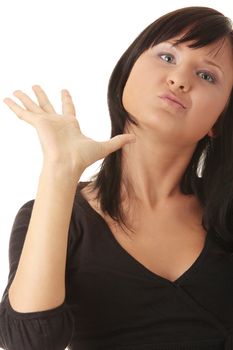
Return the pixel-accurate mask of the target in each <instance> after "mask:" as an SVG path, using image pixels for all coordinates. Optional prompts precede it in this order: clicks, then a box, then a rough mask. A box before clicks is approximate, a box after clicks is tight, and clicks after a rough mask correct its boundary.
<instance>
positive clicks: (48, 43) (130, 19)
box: [0, 0, 233, 300]
mask: <svg viewBox="0 0 233 350" xmlns="http://www.w3.org/2000/svg"><path fill="white" fill-rule="evenodd" d="M187 6H209V7H213V8H215V9H216V10H219V11H221V12H222V13H224V14H225V15H226V16H228V17H230V18H233V5H232V4H231V3H230V1H228V0H224V1H223V0H215V1H214V0H209V1H189V0H186V1H181V0H176V1H175V2H174V1H161V2H159V1H155V0H117V1H113V0H98V1H96V0H85V1H78V0H76V1H75V0H73V1H72V0H54V1H51V0H38V1H34V0H28V1H26V0H20V1H17V0H15V1H13V0H7V1H2V0H1V1H0V45H1V56H0V162H1V168H0V193H1V195H0V215H1V216H0V300H1V296H2V294H3V291H4V288H5V286H6V284H7V278H8V272H9V271H8V244H9V237H10V233H11V228H12V224H13V221H14V218H15V216H16V213H17V211H18V210H19V208H20V207H21V206H22V205H23V204H24V203H26V202H27V201H29V200H31V199H34V198H35V195H36V190H37V185H38V178H39V174H40V170H41V166H42V151H41V146H40V143H39V138H38V136H37V132H36V130H35V129H34V128H33V127H32V126H31V125H30V124H27V123H26V122H24V121H22V120H20V119H19V118H18V117H17V116H16V115H15V114H14V113H13V112H12V111H11V110H10V109H9V108H8V107H7V105H5V104H4V103H3V99H4V98H5V97H11V98H13V99H14V100H15V101H17V102H18V103H19V104H21V103H20V102H19V100H17V98H16V97H14V96H13V92H14V91H15V90H17V89H20V90H22V91H24V92H25V93H27V94H28V95H29V96H30V97H31V98H33V99H34V100H35V101H36V98H35V95H34V93H33V91H32V89H31V86H32V85H34V84H39V85H41V86H42V88H43V89H44V90H45V92H46V93H47V95H48V97H49V98H50V100H51V102H52V103H53V105H54V107H55V109H56V111H57V112H58V113H61V100H60V97H61V89H63V88H65V89H68V90H69V91H70V93H71V95H72V97H73V101H74V103H75V107H76V111H77V119H78V120H79V123H80V126H81V129H82V131H83V133H84V134H86V135H87V136H89V137H92V138H94V139H96V140H107V139H109V138H110V117H109V113H108V107H107V97H106V96H107V85H108V80H109V77H110V74H111V72H112V70H113V68H114V66H115V64H116V63H117V61H118V59H119V58H120V56H121V55H122V54H123V52H124V51H125V50H126V49H127V48H128V46H129V45H130V44H131V42H132V41H133V40H134V39H135V38H136V37H137V36H138V35H139V33H140V32H141V31H142V30H143V29H144V28H145V27H146V26H148V25H149V24H150V23H151V22H153V21H154V20H155V19H157V18H158V17H160V16H161V15H163V14H165V13H167V12H170V11H172V10H175V9H178V8H181V7H187ZM100 164H101V160H100V161H98V162H96V163H95V164H93V165H92V166H90V167H89V168H88V169H86V170H85V172H84V173H83V175H82V177H81V180H86V179H88V178H89V176H90V175H92V174H93V173H94V172H95V171H96V170H97V169H98V168H99V165H100Z"/></svg>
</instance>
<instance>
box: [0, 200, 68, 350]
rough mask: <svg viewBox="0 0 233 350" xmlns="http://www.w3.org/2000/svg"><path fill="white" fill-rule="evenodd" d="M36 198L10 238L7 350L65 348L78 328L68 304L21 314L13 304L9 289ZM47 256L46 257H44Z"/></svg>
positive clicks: (2, 325)
mask: <svg viewBox="0 0 233 350" xmlns="http://www.w3.org/2000/svg"><path fill="white" fill-rule="evenodd" d="M33 204H34V200H30V201H29V202H27V203H25V204H24V205H23V206H22V207H21V208H20V209H19V211H18V213H17V215H16V217H15V220H14V223H13V227H12V231H11V235H10V241H9V275H8V283H7V286H6V288H5V291H4V293H3V296H2V300H1V303H0V348H3V349H5V350H16V349H17V350H29V349H30V350H37V349H38V350H39V349H40V350H41V349H43V350H64V349H65V348H66V347H67V346H68V345H69V343H70V341H71V338H72V333H73V330H74V320H73V317H72V314H71V311H70V310H69V308H68V305H67V304H66V300H65V301H64V303H63V304H62V305H60V306H58V307H56V308H54V309H50V310H45V311H40V312H29V313H20V312H17V311H16V310H14V309H13V308H12V306H11V305H10V301H9V297H8V290H9V288H10V285H11V283H12V281H13V279H14V276H15V273H16V270H17V266H18V263H19V259H20V255H21V252H22V248H23V244H24V240H25V237H26V233H27V229H28V225H29V221H30V217H31V213H32V209H33ZM42 258H43V257H42Z"/></svg>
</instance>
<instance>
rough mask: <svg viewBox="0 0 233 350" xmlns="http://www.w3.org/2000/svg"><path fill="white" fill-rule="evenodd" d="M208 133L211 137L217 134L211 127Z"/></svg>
mask: <svg viewBox="0 0 233 350" xmlns="http://www.w3.org/2000/svg"><path fill="white" fill-rule="evenodd" d="M207 135H209V137H216V135H215V133H214V131H213V129H211V130H210V131H209V132H208V134H207Z"/></svg>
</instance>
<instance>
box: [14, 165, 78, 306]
mask: <svg viewBox="0 0 233 350" xmlns="http://www.w3.org/2000/svg"><path fill="white" fill-rule="evenodd" d="M81 174H82V171H81V170H80V171H79V170H78V171H75V172H73V171H70V170H68V168H67V167H66V166H64V167H62V166H58V167H56V166H50V165H44V166H43V168H42V172H41V174H40V178H39V185H38V190H37V194H36V198H35V202H34V206H33V210H32V215H31V219H30V223H29V226H28V230H27V234H26V238H25V242H24V246H23V250H22V253H21V257H20V260H19V265H18V268H17V271H16V275H15V277H14V280H13V282H12V284H11V286H10V289H9V300H10V303H11V305H12V307H13V309H15V310H16V311H18V312H35V311H43V310H48V309H52V308H55V307H57V306H59V305H61V304H62V303H63V301H64V299H65V266H66V253H67V243H68V230H69V224H70V219H71V213H72V208H73V202H74V196H75V192H76V187H77V184H78V181H79V178H80V176H81Z"/></svg>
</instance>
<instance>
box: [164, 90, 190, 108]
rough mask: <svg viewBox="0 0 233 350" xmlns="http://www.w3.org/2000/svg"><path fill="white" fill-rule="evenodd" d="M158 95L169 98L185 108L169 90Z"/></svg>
mask: <svg viewBox="0 0 233 350" xmlns="http://www.w3.org/2000/svg"><path fill="white" fill-rule="evenodd" d="M159 97H161V98H168V99H169V100H172V101H175V102H176V103H178V104H179V105H181V106H182V107H183V108H186V107H185V105H184V103H183V102H182V101H181V100H180V99H178V98H177V97H176V96H175V95H174V94H173V93H171V92H166V93H164V94H162V95H160V96H159Z"/></svg>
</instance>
